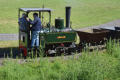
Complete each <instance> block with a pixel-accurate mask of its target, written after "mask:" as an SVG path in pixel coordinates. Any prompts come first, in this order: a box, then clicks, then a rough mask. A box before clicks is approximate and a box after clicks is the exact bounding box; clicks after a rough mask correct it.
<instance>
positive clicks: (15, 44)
mask: <svg viewBox="0 0 120 80" xmlns="http://www.w3.org/2000/svg"><path fill="white" fill-rule="evenodd" d="M8 47H9V48H12V47H18V41H0V48H8Z"/></svg>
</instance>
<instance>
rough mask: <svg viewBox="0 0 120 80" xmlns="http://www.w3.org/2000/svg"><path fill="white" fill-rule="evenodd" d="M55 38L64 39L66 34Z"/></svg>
mask: <svg viewBox="0 0 120 80" xmlns="http://www.w3.org/2000/svg"><path fill="white" fill-rule="evenodd" d="M57 38H58V39H65V38H66V36H58V37H57Z"/></svg>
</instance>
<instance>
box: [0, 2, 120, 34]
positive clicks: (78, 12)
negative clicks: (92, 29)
mask: <svg viewBox="0 0 120 80" xmlns="http://www.w3.org/2000/svg"><path fill="white" fill-rule="evenodd" d="M43 3H44V4H45V7H49V8H52V9H54V11H53V12H52V24H54V19H55V18H56V17H63V18H65V6H67V5H70V6H72V15H71V21H72V27H73V28H82V27H88V26H93V25H98V24H103V23H106V22H109V21H112V20H116V19H120V15H119V13H120V6H119V5H120V1H119V0H35V1H33V0H11V1H9V0H0V33H17V32H18V24H17V22H18V18H17V14H18V12H17V11H18V8H21V7H42V5H43Z"/></svg>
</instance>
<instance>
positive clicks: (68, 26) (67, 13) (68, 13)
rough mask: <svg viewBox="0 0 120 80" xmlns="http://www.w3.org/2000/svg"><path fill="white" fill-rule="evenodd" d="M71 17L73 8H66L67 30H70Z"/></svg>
mask: <svg viewBox="0 0 120 80" xmlns="http://www.w3.org/2000/svg"><path fill="white" fill-rule="evenodd" d="M70 15H71V7H70V6H67V7H66V28H70Z"/></svg>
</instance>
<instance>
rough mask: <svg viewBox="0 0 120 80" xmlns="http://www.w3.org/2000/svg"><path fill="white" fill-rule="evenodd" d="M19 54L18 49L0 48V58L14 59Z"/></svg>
mask: <svg viewBox="0 0 120 80" xmlns="http://www.w3.org/2000/svg"><path fill="white" fill-rule="evenodd" d="M18 54H19V49H18V47H6V48H0V58H7V57H8V58H9V57H11V58H16V57H17V56H18Z"/></svg>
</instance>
